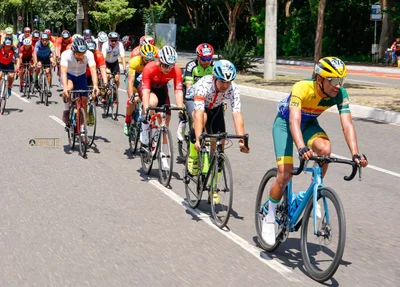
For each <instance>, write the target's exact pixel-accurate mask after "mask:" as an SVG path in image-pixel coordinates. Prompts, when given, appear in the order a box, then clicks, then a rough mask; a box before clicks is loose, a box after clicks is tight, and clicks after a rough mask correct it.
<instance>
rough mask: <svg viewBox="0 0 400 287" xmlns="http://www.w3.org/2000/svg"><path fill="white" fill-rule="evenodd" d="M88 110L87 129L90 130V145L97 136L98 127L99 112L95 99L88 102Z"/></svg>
mask: <svg viewBox="0 0 400 287" xmlns="http://www.w3.org/2000/svg"><path fill="white" fill-rule="evenodd" d="M87 110H88V116H89V119H88V125H87V131H88V146H92V144H93V142H94V138H95V136H96V127H97V112H96V105H95V104H94V101H90V102H89V103H88V104H87Z"/></svg>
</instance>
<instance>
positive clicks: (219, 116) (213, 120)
mask: <svg viewBox="0 0 400 287" xmlns="http://www.w3.org/2000/svg"><path fill="white" fill-rule="evenodd" d="M206 113H207V122H206V123H205V128H206V131H207V133H209V134H214V133H219V132H221V133H224V132H225V131H226V128H225V117H224V109H223V105H220V106H218V107H216V108H214V109H211V110H209V109H206ZM224 145H225V140H223V141H222V150H223V148H224ZM215 147H216V143H215V142H213V143H212V146H211V148H212V150H215Z"/></svg>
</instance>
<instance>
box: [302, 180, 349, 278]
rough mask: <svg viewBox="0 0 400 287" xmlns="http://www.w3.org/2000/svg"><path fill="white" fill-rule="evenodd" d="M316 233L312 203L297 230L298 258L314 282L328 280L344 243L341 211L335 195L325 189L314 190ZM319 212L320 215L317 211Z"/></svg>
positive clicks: (339, 258)
mask: <svg viewBox="0 0 400 287" xmlns="http://www.w3.org/2000/svg"><path fill="white" fill-rule="evenodd" d="M318 192H319V195H318V201H317V202H318V205H319V208H316V209H315V210H316V213H317V215H316V218H317V224H316V230H317V234H315V232H314V224H313V219H314V216H313V214H314V213H313V212H312V211H313V202H312V200H310V201H309V202H308V204H307V206H306V208H305V210H304V215H303V223H302V227H301V255H302V258H303V262H304V266H305V269H306V270H307V272H308V274H309V276H310V277H311V278H313V279H314V280H316V281H318V282H325V281H327V280H329V279H330V278H331V277H332V276H333V275H334V274H335V272H336V270H337V268H338V267H339V264H340V261H341V260H342V256H343V252H344V246H345V241H346V220H345V216H344V209H343V205H342V202H341V201H340V198H339V196H338V195H337V193H336V192H335V191H334V190H332V189H331V188H329V187H322V188H320V189H319V190H318ZM319 209H320V211H319Z"/></svg>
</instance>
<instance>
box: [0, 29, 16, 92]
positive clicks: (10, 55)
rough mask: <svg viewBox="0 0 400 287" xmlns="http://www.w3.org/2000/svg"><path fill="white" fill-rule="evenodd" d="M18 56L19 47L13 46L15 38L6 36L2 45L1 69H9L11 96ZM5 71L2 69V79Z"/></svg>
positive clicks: (0, 75) (0, 50)
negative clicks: (15, 63)
mask: <svg viewBox="0 0 400 287" xmlns="http://www.w3.org/2000/svg"><path fill="white" fill-rule="evenodd" d="M17 58H18V49H17V48H16V47H15V46H13V39H12V38H11V37H5V38H4V41H3V44H2V45H0V70H7V71H9V73H8V86H7V87H8V97H10V96H11V88H12V84H13V82H14V61H15V59H17ZM2 78H3V73H2V72H1V71H0V80H1V79H2Z"/></svg>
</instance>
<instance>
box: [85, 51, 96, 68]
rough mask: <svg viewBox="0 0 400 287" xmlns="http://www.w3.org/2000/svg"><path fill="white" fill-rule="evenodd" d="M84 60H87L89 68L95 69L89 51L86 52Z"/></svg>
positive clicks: (94, 62) (92, 57)
mask: <svg viewBox="0 0 400 287" xmlns="http://www.w3.org/2000/svg"><path fill="white" fill-rule="evenodd" d="M86 58H87V60H88V66H89V67H92V66H95V67H96V61H95V60H94V56H93V53H92V52H91V51H86Z"/></svg>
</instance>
